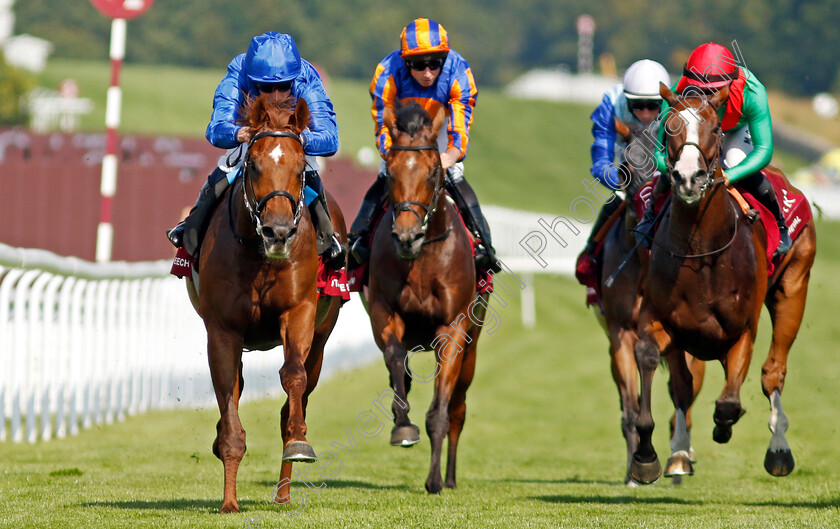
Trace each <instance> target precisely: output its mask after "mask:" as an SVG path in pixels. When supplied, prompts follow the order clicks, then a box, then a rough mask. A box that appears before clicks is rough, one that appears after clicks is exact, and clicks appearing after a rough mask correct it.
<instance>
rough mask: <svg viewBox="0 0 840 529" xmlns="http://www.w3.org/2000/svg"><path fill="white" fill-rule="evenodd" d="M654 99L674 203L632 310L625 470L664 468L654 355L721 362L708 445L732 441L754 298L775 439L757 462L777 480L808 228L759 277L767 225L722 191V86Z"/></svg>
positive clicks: (639, 473)
mask: <svg viewBox="0 0 840 529" xmlns="http://www.w3.org/2000/svg"><path fill="white" fill-rule="evenodd" d="M660 93H661V95H662V97H663V98H664V99H665V100H666V101H668V103H669V104H670V105H671V110H670V111H669V113H668V114H667V116H666V118H665V120H664V123H663V126H664V127H665V132H666V134H665V137H666V142H667V143H666V146H667V156H668V162H669V167H670V171H669V173H670V174H669V177H670V180H671V187H672V199H671V206H670V211H669V214H668V215H666V216H665V217H664V219H663V221H662V224H661V226H660V227H659V230H658V231H657V232H656V235H655V238H654V241H653V247H652V249H651V255H650V265H649V268H648V271H647V279H646V282H645V290H644V296H643V300H642V307H641V312H640V315H639V341H638V343H637V344H636V346H635V354H636V361H637V363H638V366H639V372H640V375H641V390H642V391H641V401H640V404H641V411H640V414H639V417H638V419H637V422H636V429H637V431H638V433H639V445H638V448H637V450H636V452H635V454H634V455H633V461H632V463H631V468H630V475H631V476H632V478H633V479H634V480H636V481H638V482H639V483H651V482H653V481H655V480H656V479H657V478H658V477H659V474H660V471H661V470H660V466H659V461H658V459H657V456H656V451H655V450H654V448H653V444H652V443H651V434H652V433H653V426H654V425H653V419H652V417H651V413H650V405H651V384H652V380H653V372H654V369H655V368H656V365H657V363H658V362H659V357H660V354H662V355H665V356H668V355H670V357H671V358H673V359H674V360H675V361H678V362H679V361H680V359H681V358H682V355H681V354H674V353H675V351H679V350H682V349H684V350H686V351H688V352H689V353H691V354H692V355H694V356H696V357H697V358H700V359H702V360H720V361H721V363H722V365H723V368H724V373H725V377H726V381H725V384H724V388H723V392H722V393H721V395H720V397H718V399H717V401H716V402H715V413H714V421H715V428H714V433H713V438H714V440H715V441H717V442H719V443H725V442H727V441H728V440H729V438H730V437H731V435H732V425H733V424H734V423H735V422H736V421H737V420H738V419H739V418H740V417H741V416H742V415H743V414H744V411H745V410H744V409H743V407H742V406H741V399H740V388H741V384H742V383H743V381H744V378H745V377H746V375H747V371H748V368H749V364H750V359H751V357H752V350H753V344H754V341H755V337H756V332H757V330H758V320H759V317H760V315H761V308H762V303H763V304H764V305H766V306H767V309H768V311H769V313H770V318H771V321H772V324H773V338H772V343H771V345H770V352H769V355H768V357H767V360H766V361H765V362H764V366H763V367H762V375H761V385H762V389H763V391H764V394H765V396H767V398H768V399H769V401H770V407H771V414H770V421H769V426H770V430H771V432H772V437H771V439H770V445H769V447H768V449H767V453H766V455H765V460H764V467H765V469H766V470H767V472H768V473H770V474H771V475H774V476H785V475H787V474H789V473H790V472H791V471H792V470H793V466H794V460H793V455H792V452H791V450H790V446H789V445H788V443H787V440H786V439H785V435H784V434H785V431H786V430H787V427H788V420H787V417H786V416H785V415H784V413H783V412H782V397H781V395H782V390H783V388H784V381H785V374H786V372H787V356H788V353H789V351H790V347H791V345H792V343H793V340H794V339H795V338H796V334H797V332H798V331H799V326H800V324H801V322H802V316H803V313H804V310H805V298H806V295H807V291H808V280H809V277H810V270H811V266H812V264H813V262H814V254H815V252H816V233H815V229H814V223H813V220H810V221H808V222H807V224H806V225H805V226H804V228H803V229H802V232H801V233H800V235H799V237H798V238H797V239H796V240H795V242H794V244H793V248H792V249H791V250H790V251H789V252H788V253H787V255H785V256H784V259H783V260H782V261H781V262H780V263H779V264H778V265H777V266H776V267H775V270H774V271H773V273H772V276H771V277H769V278H768V273H767V270H768V268H767V261H766V257H765V256H766V250H767V248H766V246H767V241H766V233H765V229H764V227H763V225H762V224H761V223H752V222H751V221H750V220H749V218H748V217H747V216H746V215H745V214H744V213H743V211H742V209H741V208H740V207H739V205H738V203H737V202H736V200H735V199H734V198H733V197H732V196H731V194H730V193H728V192H727V188H726V182H725V178H724V175H723V173H722V169H721V167H720V146H721V127H720V120H719V118H718V114H717V109H718V108H720V107H721V106H722V105H723V104H725V102H726V98H727V97H728V95H729V90H728V88H724V89H722V90H721V91H720V92H719V93H716V94H714V95H712V96H705V95H703V94H697V93H695V94H683V95H681V96H679V97H677V96H676V95H675V94H674V93H672V92H671V91H670V90H668V88H667V87H665V86H664V85H662V86H661V87H660ZM788 186H789V188H790V189H794V188H793V187H792V186H790V185H789V184H788ZM794 190H795V189H794ZM674 372H675V373H678V374H681V375H682V377H681V378H678V379H677V380H673V379H672V387H673V388H674V393H675V396H676V400H677V411H676V415H677V425H676V432H675V436H674V439H673V440H672V442H671V451H672V453H671V457H670V458H669V460H668V464H667V469H666V473H677V474H679V473H686V474H689V473H691V462H690V461H689V457H688V450H689V446H690V437H689V434H688V430H687V428H686V424H685V414H686V412H687V410H688V406H689V405H690V403H691V388H692V384H691V374H690V373H689V371H688V369H687V368H686V367H685V363H684V362H680V363H679V365H678V367H677V369H675V370H674Z"/></svg>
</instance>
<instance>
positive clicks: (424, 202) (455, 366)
mask: <svg viewBox="0 0 840 529" xmlns="http://www.w3.org/2000/svg"><path fill="white" fill-rule="evenodd" d="M445 119H446V116H445V113H444V110H443V109H440V111H439V112H438V113H437V114H436V115H435V118H434V120H432V118H431V117H430V116H429V114H428V113H427V112H426V111H425V110H424V109H423V108H422V107H421V106H420V105H418V104H417V103H413V102H412V103H409V104H407V105H405V106H398V107H397V109H396V110H395V111H394V110H391V109H390V108H388V109H386V111H385V114H384V123H385V125H386V127H387V129H388V131H389V133H390V136H391V141H392V145H391V148H390V150H389V151H388V154H387V157H386V163H387V173H388V200H389V203H390V206H389V210H388V212H387V213H386V214H385V216H384V217H383V220H382V221H381V222H379V224H378V225H377V227H376V228H375V230H374V233H373V235H372V239H371V256H370V265H369V266H370V269H369V270H370V272H369V278H370V279H369V286H368V293H367V296H368V312H369V314H370V319H371V326H372V327H373V335H374V339H375V340H376V344H377V346H378V347H379V349H380V350H381V351H382V353H383V357H384V360H385V365H386V366H387V368H388V372H389V375H390V385H391V388H392V389H393V392H394V400H393V403H392V410H393V413H394V427H393V429H392V430H391V439H390V443H391V445H393V446H403V447H410V446H413V445H414V444H415V443H417V442H418V441H419V440H420V436H419V428H418V427H417V425H415V424H413V423H412V422H411V421H410V420H409V418H408V411H409V406H408V402H407V395H408V392H409V390H410V389H411V382H412V379H413V378H417V379H418V380H419V381H421V382H429V381H431V380H432V379H434V380H433V383H434V398H433V400H432V404H431V406H430V408H429V411H428V412H427V413H426V431H427V433H428V435H429V439H430V441H431V443H430V444H431V465H430V469H429V475H428V478H427V479H426V485H425V486H426V490H427V491H428V492H429V493H439V492H440V491H441V489H442V487H443V486H446V487H448V488H454V487H455V486H456V482H455V459H456V454H457V449H458V438H459V436H460V434H461V429H462V428H463V426H464V416H465V414H466V393H467V388H469V386H470V383H471V382H472V379H473V374H474V372H475V361H476V346H477V343H478V336H479V333H480V332H481V323H483V321H484V318H485V311H486V308H487V301H488V299H487V298H488V296H489V294H477V293H476V272H475V264H474V260H473V256H472V250H471V242H470V238H469V235H468V233H467V230H466V228H465V226H464V224H463V222H462V221H461V219H460V218H459V215H458V212H457V210H456V208H455V207H454V205H453V203H452V202H451V201H450V200H449V199H448V197H447V195H446V193H445V192H444V189H443V186H444V170H443V168H442V166H441V162H440V154H439V153H438V147H437V141H436V139H437V136H438V131H439V130H440V127H441V126H442V125H443V124H444V122H445ZM409 349H410V350H411V355H409ZM430 349H434V351H435V355H436V368H435V372H434V374H433V375H431V376H424V377H419V376H418V375H417V373H416V372H412V371H411V366H410V363H411V357H412V356H413V355H414V353H415V352H418V351H421V350H422V351H425V350H430ZM447 436H448V439H449V449H448V458H447V466H446V482H445V483H444V482H443V481H442V479H441V469H440V459H441V450H442V446H443V440H444V437H447Z"/></svg>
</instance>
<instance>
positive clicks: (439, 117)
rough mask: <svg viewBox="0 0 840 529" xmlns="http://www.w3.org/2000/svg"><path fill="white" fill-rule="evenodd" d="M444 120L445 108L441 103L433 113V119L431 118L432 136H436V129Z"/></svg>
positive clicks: (438, 128)
mask: <svg viewBox="0 0 840 529" xmlns="http://www.w3.org/2000/svg"><path fill="white" fill-rule="evenodd" d="M445 121H446V109H445V108H443V105H441V106H439V107H438V110H437V113H436V114H435V118H434V120H432V136H433V137H436V136H437V134H438V131H439V130H440V128H441V127H442V126H443V123H444V122H445Z"/></svg>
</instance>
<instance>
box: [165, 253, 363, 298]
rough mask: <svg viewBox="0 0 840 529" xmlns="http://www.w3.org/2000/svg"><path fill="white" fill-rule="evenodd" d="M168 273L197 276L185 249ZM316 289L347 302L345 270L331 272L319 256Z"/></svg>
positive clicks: (176, 254) (192, 260)
mask: <svg viewBox="0 0 840 529" xmlns="http://www.w3.org/2000/svg"><path fill="white" fill-rule="evenodd" d="M169 273H170V274H172V275H174V276H177V277H194V275H198V264H197V263H196V262H195V259H194V258H193V256H191V255H190V254H189V253H188V252H187V251H186V250H185V249H183V248H178V251H177V252H176V253H175V259H174V260H173V261H172V268H171V269H170V271H169ZM317 288H318V296H334V297H340V298H341V299H342V301H348V300H349V299H350V286H349V285H348V283H347V270H345V269H344V268H342V269H340V270H333V269H332V268H329V267H327V266H324V261H323V259H322V258H321V257H320V256H319V257H318V280H317Z"/></svg>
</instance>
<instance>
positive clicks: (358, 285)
mask: <svg viewBox="0 0 840 529" xmlns="http://www.w3.org/2000/svg"><path fill="white" fill-rule="evenodd" d="M452 205H453V206H455V211H457V212H458V218H459V219H461V225H462V226H464V230H466V232H467V234H468V235H469V238H470V249H471V250H472V256H473V258H475V247H476V245H477V244H479V243H480V242H481V241H480V240H478V239H476V238H475V237H473V234H472V232H470V230H469V229H468V228H467V224H466V223H465V222H464V218H463V216H462V215H461V211H460V210H459V209H458V206H457V205H455V203H454V202H453V203H452ZM386 211H388V205H387V204H386V205H385V206H384V207H383V208H382V211H380V213H379V215H378V216H377V218H376V221H375V222H374V223H373V226H372V228H371V230H370V233H371V234H373V233H375V232H376V227H377V226H378V225H379V222H380V221H381V220H382V217H383V216H384V215H385V212H386ZM365 244H366V246H367V247H368V248H370V236H369V237H368V240H367V241H365ZM348 284H349V286H350V291H351V292H361V291H362V290H363V289H364V288H365V287H367V285H368V263H364V264H363V265H362V266H360V267H358V268H356V269H354V270H351V271H350V273H349V274H348ZM475 290H476V292H477V293H478V294H488V293H490V292H493V274H491V273H490V272H489V271H487V270H483V269H481V268H477V269H476V271H475Z"/></svg>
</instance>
